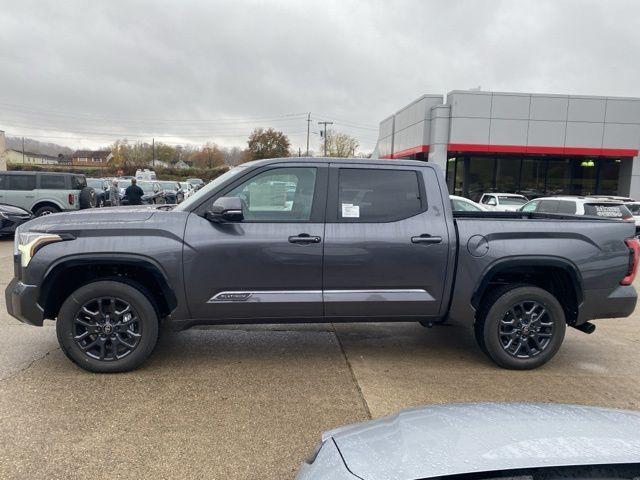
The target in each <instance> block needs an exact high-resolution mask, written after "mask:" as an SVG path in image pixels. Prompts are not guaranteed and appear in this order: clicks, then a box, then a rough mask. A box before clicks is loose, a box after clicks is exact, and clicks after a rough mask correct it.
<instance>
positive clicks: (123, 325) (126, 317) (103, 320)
mask: <svg viewBox="0 0 640 480" xmlns="http://www.w3.org/2000/svg"><path fill="white" fill-rule="evenodd" d="M73 325H74V337H73V339H74V341H75V342H76V344H77V345H78V346H79V347H80V349H81V350H82V351H84V353H85V354H86V355H88V356H89V357H91V358H95V359H96V360H101V361H107V362H108V361H113V360H119V359H121V358H124V357H126V356H127V355H129V354H131V352H133V351H134V350H135V349H136V348H137V347H138V344H139V343H140V338H141V337H142V325H141V323H140V321H139V319H138V315H137V313H136V311H135V310H134V309H133V308H132V307H131V305H130V304H129V303H128V302H126V301H124V300H122V299H121V298H116V297H99V298H96V299H92V300H90V301H88V302H87V303H85V304H84V305H83V306H82V307H81V308H80V310H79V311H78V313H77V315H76V318H75V320H74V322H73Z"/></svg>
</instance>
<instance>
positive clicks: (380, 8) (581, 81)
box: [0, 0, 640, 151]
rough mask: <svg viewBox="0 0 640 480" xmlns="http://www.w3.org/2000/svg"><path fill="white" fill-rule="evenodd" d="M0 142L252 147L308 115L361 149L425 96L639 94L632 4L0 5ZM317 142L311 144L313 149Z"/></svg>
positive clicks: (292, 131)
mask: <svg viewBox="0 0 640 480" xmlns="http://www.w3.org/2000/svg"><path fill="white" fill-rule="evenodd" d="M0 12H2V13H1V14H0V65H1V71H0V129H4V130H5V131H6V132H7V134H8V135H27V136H32V137H33V138H37V139H39V140H51V141H55V142H57V143H62V144H67V145H70V146H72V147H78V146H96V145H107V144H110V143H112V142H113V141H114V140H115V139H116V138H118V137H127V138H129V139H130V140H131V141H136V140H141V141H146V140H150V138H151V137H152V136H155V137H156V139H157V140H158V141H166V142H169V143H179V142H183V143H185V142H189V143H203V142H206V141H214V142H217V143H219V144H221V145H227V146H232V145H238V146H241V147H244V146H246V137H247V135H248V133H249V132H250V131H251V129H253V128H255V127H258V126H263V127H274V128H278V129H281V130H283V131H284V132H285V133H287V134H288V135H289V136H290V138H291V140H292V143H293V145H294V146H295V147H302V148H303V151H304V148H305V147H304V142H305V135H306V112H311V114H312V116H313V123H312V131H314V130H315V131H316V132H317V130H318V126H317V121H318V120H323V119H326V120H333V121H335V122H336V124H335V127H336V129H338V130H341V131H345V132H347V133H350V134H352V135H354V136H357V137H358V138H359V140H360V143H361V150H363V151H370V150H372V149H373V146H374V145H375V141H376V138H377V125H378V123H379V121H380V120H381V119H382V118H384V117H386V116H387V115H389V114H391V113H393V112H395V111H396V110H398V109H399V108H400V107H402V106H404V105H405V104H407V103H409V102H411V101H412V100H414V99H415V98H417V97H418V96H420V95H422V94H425V93H442V94H444V93H446V92H447V91H449V90H454V89H467V88H474V87H478V86H481V87H482V89H483V90H500V91H524V92H550V93H571V94H596V95H598V94H599V95H619V96H637V97H640V61H639V60H638V59H639V58H640V28H639V27H638V25H640V2H638V1H612V0H601V1H586V0H581V1H561V0H549V1H543V0H533V1H517V0H505V1H480V0H471V1H455V0H444V1H435V0H434V1H427V0H425V1H419V0H415V1H397V0H394V1H391V0H387V1H385V2H382V1H352V0H337V1H331V0H322V1H307V0H295V1H294V0H291V1H284V0H283V1H240V0H235V1H224V2H223V1H184V0H180V1H178V0H176V1H172V2H170V1H158V0H154V1H148V2H147V1H130V0H127V1H113V0H112V1H100V2H98V1H86V2H80V1H68V2H66V1H50V2H48V1H42V0H39V1H31V0H20V1H15V0H0ZM318 144H319V137H318V136H317V135H314V134H312V136H311V148H312V149H317V148H318Z"/></svg>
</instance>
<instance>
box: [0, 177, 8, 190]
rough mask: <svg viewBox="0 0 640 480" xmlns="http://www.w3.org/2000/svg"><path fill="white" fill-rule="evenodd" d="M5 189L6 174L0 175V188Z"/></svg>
mask: <svg viewBox="0 0 640 480" xmlns="http://www.w3.org/2000/svg"><path fill="white" fill-rule="evenodd" d="M6 189H7V176H6V175H0V190H6Z"/></svg>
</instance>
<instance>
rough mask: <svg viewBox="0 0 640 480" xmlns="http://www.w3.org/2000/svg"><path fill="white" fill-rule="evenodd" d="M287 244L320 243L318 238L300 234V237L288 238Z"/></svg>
mask: <svg viewBox="0 0 640 480" xmlns="http://www.w3.org/2000/svg"><path fill="white" fill-rule="evenodd" d="M289 243H302V244H306V243H320V237H315V236H312V235H309V234H308V233H301V234H300V235H294V236H291V237H289Z"/></svg>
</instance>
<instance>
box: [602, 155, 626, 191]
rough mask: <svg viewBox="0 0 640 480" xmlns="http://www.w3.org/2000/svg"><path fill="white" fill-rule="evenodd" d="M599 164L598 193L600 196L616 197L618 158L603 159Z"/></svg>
mask: <svg viewBox="0 0 640 480" xmlns="http://www.w3.org/2000/svg"><path fill="white" fill-rule="evenodd" d="M599 162H600V182H599V185H598V193H599V194H600V195H618V174H619V173H620V163H621V162H622V160H620V159H619V158H603V159H601V160H599Z"/></svg>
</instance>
